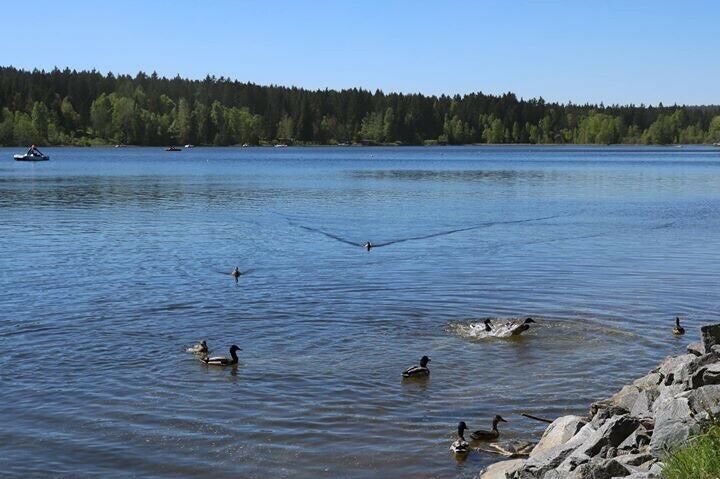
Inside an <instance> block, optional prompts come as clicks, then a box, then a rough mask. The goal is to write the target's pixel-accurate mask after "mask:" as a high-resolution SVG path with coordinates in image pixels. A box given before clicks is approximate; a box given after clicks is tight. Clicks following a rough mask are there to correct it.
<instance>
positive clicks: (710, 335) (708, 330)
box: [700, 324, 720, 351]
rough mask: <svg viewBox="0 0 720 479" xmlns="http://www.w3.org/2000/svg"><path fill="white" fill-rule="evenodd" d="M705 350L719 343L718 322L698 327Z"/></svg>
mask: <svg viewBox="0 0 720 479" xmlns="http://www.w3.org/2000/svg"><path fill="white" fill-rule="evenodd" d="M700 336H701V338H702V342H703V346H704V347H705V351H710V350H711V349H712V347H713V346H715V345H720V324H708V325H706V326H703V327H701V328H700Z"/></svg>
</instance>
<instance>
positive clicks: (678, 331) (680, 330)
mask: <svg viewBox="0 0 720 479" xmlns="http://www.w3.org/2000/svg"><path fill="white" fill-rule="evenodd" d="M673 334H675V335H677V336H682V335H683V334H685V328H683V327H682V326H680V316H675V327H674V328H673Z"/></svg>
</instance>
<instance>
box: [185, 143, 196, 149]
mask: <svg viewBox="0 0 720 479" xmlns="http://www.w3.org/2000/svg"><path fill="white" fill-rule="evenodd" d="M185 148H195V145H191V144H190V143H188V144H187V145H185Z"/></svg>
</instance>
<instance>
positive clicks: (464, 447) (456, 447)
mask: <svg viewBox="0 0 720 479" xmlns="http://www.w3.org/2000/svg"><path fill="white" fill-rule="evenodd" d="M465 429H467V425H466V424H465V422H464V421H460V422H459V423H458V429H457V431H458V432H457V434H458V438H457V440H456V441H455V442H453V443H452V444H451V445H450V450H451V451H452V452H454V453H455V454H467V453H468V452H469V451H470V444H468V442H467V441H466V440H465Z"/></svg>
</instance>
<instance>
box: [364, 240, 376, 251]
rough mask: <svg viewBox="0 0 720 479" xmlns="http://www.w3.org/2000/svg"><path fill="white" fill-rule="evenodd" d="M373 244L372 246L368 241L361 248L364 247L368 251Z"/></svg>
mask: <svg viewBox="0 0 720 479" xmlns="http://www.w3.org/2000/svg"><path fill="white" fill-rule="evenodd" d="M373 246H374V245H373V244H372V243H371V242H369V241H368V242H367V243H365V244H364V245H363V248H365V249H366V250H368V251H370V250H371V249H373Z"/></svg>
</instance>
